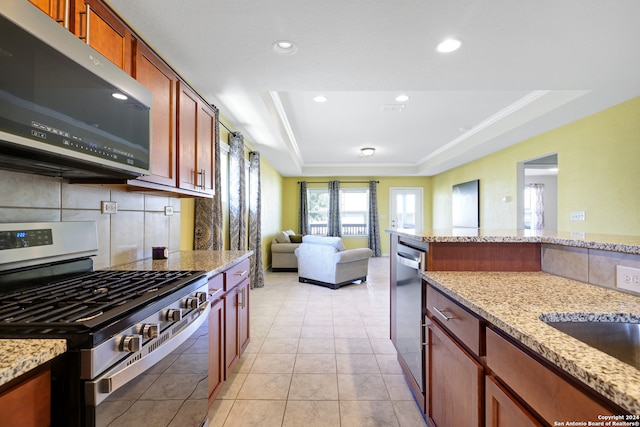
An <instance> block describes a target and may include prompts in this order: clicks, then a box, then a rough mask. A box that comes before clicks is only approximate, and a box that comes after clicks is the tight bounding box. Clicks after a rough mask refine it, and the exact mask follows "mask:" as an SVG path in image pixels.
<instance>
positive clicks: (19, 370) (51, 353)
mask: <svg viewBox="0 0 640 427" xmlns="http://www.w3.org/2000/svg"><path fill="white" fill-rule="evenodd" d="M66 351H67V342H66V341H65V340H62V339H55V340H49V339H43V340H39V339H34V340H27V339H0V385H4V384H6V383H8V382H9V381H11V380H13V379H15V378H18V377H19V376H20V375H22V374H26V373H27V372H29V371H31V370H32V369H34V368H37V367H38V366H40V365H42V364H43V363H46V362H48V361H49V360H51V359H53V358H55V357H56V356H59V355H60V354H62V353H64V352H66Z"/></svg>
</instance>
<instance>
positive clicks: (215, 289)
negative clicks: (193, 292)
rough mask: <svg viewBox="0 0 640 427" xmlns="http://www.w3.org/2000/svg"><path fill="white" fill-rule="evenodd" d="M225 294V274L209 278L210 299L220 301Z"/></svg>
mask: <svg viewBox="0 0 640 427" xmlns="http://www.w3.org/2000/svg"><path fill="white" fill-rule="evenodd" d="M223 292H224V274H223V273H221V274H218V275H217V276H213V277H211V278H209V297H210V299H211V298H213V299H214V300H215V299H218V298H220V296H222V293H223Z"/></svg>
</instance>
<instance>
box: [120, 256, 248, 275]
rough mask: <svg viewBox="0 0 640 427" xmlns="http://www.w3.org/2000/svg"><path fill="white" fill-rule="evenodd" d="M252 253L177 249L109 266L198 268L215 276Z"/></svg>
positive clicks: (138, 268) (173, 268) (153, 268)
mask: <svg viewBox="0 0 640 427" xmlns="http://www.w3.org/2000/svg"><path fill="white" fill-rule="evenodd" d="M251 255H253V251H214V250H199V251H179V252H171V253H169V256H168V257H167V259H151V258H147V259H143V260H140V261H135V262H130V263H127V264H121V265H116V266H113V267H110V268H111V269H113V270H199V271H206V272H207V276H208V277H213V276H216V275H217V274H220V273H222V272H223V271H225V270H228V269H229V268H231V267H233V266H234V265H236V264H238V263H239V262H241V261H243V260H244V259H246V258H249V257H250V256H251Z"/></svg>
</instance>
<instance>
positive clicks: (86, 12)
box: [78, 5, 91, 44]
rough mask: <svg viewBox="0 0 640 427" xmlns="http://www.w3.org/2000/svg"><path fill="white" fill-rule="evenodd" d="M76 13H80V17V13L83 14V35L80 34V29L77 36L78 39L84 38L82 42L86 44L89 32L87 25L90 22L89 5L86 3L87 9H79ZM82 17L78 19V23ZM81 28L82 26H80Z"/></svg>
mask: <svg viewBox="0 0 640 427" xmlns="http://www.w3.org/2000/svg"><path fill="white" fill-rule="evenodd" d="M78 15H80V17H82V15H85V18H84V36H83V35H82V31H80V34H79V35H78V38H79V39H80V40H84V42H85V43H86V44H89V32H90V30H91V29H90V27H89V23H90V19H89V16H91V6H89V5H87V9H86V10H84V11H81V12H79V13H78ZM82 21H83V20H82V19H81V20H80V24H82ZM80 29H81V30H82V28H80Z"/></svg>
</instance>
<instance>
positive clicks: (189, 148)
mask: <svg viewBox="0 0 640 427" xmlns="http://www.w3.org/2000/svg"><path fill="white" fill-rule="evenodd" d="M216 121H217V114H216V112H215V110H213V109H212V108H211V107H209V106H208V104H206V103H204V101H202V99H201V98H200V97H199V96H198V95H197V94H196V93H195V92H194V91H193V90H191V89H190V88H189V87H188V86H187V85H186V84H184V83H182V82H178V159H177V161H178V187H179V188H182V189H185V190H191V191H197V192H200V193H203V194H213V179H214V177H213V172H214V169H213V168H214V166H213V165H214V164H213V156H214V149H213V144H214V138H215V126H216Z"/></svg>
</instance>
